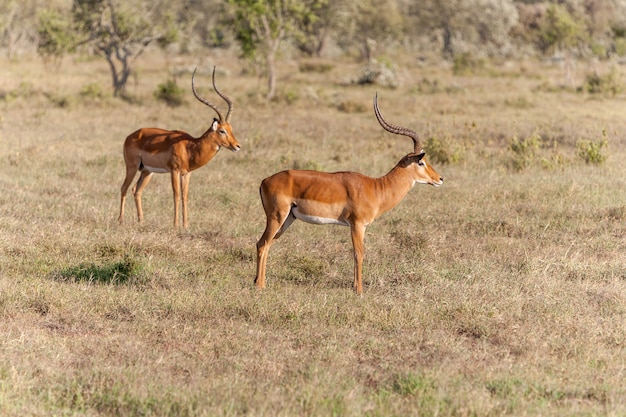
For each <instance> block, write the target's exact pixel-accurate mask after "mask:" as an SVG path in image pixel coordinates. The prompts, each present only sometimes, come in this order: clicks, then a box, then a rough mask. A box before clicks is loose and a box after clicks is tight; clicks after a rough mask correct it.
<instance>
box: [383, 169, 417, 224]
mask: <svg viewBox="0 0 626 417" xmlns="http://www.w3.org/2000/svg"><path fill="white" fill-rule="evenodd" d="M414 184H415V179H414V178H413V175H412V174H411V171H410V170H409V169H408V167H407V166H406V164H404V159H403V160H401V161H400V162H399V163H398V164H397V165H396V166H395V167H393V169H392V170H391V171H389V173H387V175H385V176H383V177H380V178H377V179H376V185H377V193H378V198H379V204H380V206H379V207H380V208H379V214H382V213H384V212H386V211H389V210H391V209H392V208H394V207H395V206H397V205H398V204H399V203H400V201H402V199H403V198H404V197H405V196H406V195H407V194H408V192H409V191H410V190H411V188H413V185H414Z"/></svg>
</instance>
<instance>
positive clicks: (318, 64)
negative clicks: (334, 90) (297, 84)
mask: <svg viewBox="0 0 626 417" xmlns="http://www.w3.org/2000/svg"><path fill="white" fill-rule="evenodd" d="M298 69H299V70H300V72H317V73H320V74H323V73H326V72H329V71H330V70H332V69H333V64H331V63H330V62H324V61H302V62H300V64H299V65H298Z"/></svg>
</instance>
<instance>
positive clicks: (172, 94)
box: [154, 79, 185, 107]
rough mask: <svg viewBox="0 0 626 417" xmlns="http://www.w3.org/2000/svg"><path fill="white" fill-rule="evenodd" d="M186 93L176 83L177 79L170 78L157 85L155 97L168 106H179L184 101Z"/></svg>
mask: <svg viewBox="0 0 626 417" xmlns="http://www.w3.org/2000/svg"><path fill="white" fill-rule="evenodd" d="M184 94H185V93H184V91H183V90H182V89H181V88H180V87H179V86H178V84H176V80H173V79H169V80H167V81H165V82H164V83H162V84H159V85H158V86H157V89H156V91H155V92H154V97H155V98H156V99H157V100H160V101H163V102H165V103H166V104H167V105H168V106H171V107H178V106H180V105H182V104H183V102H184V99H183V97H184Z"/></svg>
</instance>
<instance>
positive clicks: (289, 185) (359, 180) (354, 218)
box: [254, 94, 443, 295]
mask: <svg viewBox="0 0 626 417" xmlns="http://www.w3.org/2000/svg"><path fill="white" fill-rule="evenodd" d="M374 113H375V114H376V118H377V119H378V122H379V123H380V125H381V126H382V127H383V129H385V130H387V131H388V132H391V133H394V134H397V135H403V136H408V137H409V138H411V139H412V140H413V145H414V148H413V152H412V153H409V154H408V155H406V156H404V157H403V158H402V159H400V161H399V162H398V163H397V164H396V166H394V167H393V168H392V169H391V171H389V172H388V173H387V174H386V175H384V176H382V177H380V178H371V177H368V176H365V175H363V174H360V173H358V172H334V173H328V172H319V171H306V170H287V171H281V172H278V173H276V174H274V175H272V176H270V177H267V178H265V179H264V180H263V181H262V182H261V187H260V194H261V202H262V203H263V209H264V210H265V215H266V217H267V223H266V227H265V231H264V232H263V235H262V236H261V238H260V239H259V241H258V242H257V244H256V247H257V272H256V278H255V280H254V282H255V285H256V287H257V288H259V289H262V288H265V270H266V264H267V256H268V252H269V249H270V246H271V245H272V243H273V242H274V241H275V240H276V239H278V238H279V237H280V236H281V235H282V234H283V233H284V232H285V231H286V230H287V228H288V227H289V226H290V225H291V224H292V223H293V222H294V220H296V219H300V220H302V221H304V222H307V223H312V224H337V225H342V226H349V227H350V233H351V236H352V245H353V249H354V283H353V288H354V291H356V293H357V294H358V295H361V294H362V293H363V277H362V270H363V268H362V265H363V252H364V245H363V239H364V236H365V228H366V227H367V226H369V225H370V224H372V222H373V221H374V220H375V219H376V218H378V217H379V216H380V215H382V214H383V213H385V212H387V211H389V210H391V209H392V208H394V207H395V206H397V205H398V204H399V203H400V201H402V199H403V198H404V197H405V196H406V195H407V193H408V192H409V190H411V188H413V186H414V185H415V184H416V183H420V184H430V185H433V186H435V187H438V186H440V185H442V184H443V178H442V177H441V176H440V175H439V174H438V173H437V172H436V171H435V170H434V168H433V167H432V166H430V165H429V164H428V163H427V162H426V158H424V155H425V152H424V150H423V149H422V145H421V143H420V139H419V136H418V134H417V133H416V132H414V131H413V130H411V129H408V128H405V127H400V126H395V125H392V124H390V123H387V121H385V119H384V118H383V116H382V114H381V113H380V110H379V108H378V94H376V95H375V96H374Z"/></svg>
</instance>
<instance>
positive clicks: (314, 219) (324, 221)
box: [291, 206, 349, 226]
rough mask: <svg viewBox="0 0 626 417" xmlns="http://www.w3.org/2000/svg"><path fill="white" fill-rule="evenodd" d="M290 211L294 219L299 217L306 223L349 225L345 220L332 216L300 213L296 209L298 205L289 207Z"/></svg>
mask: <svg viewBox="0 0 626 417" xmlns="http://www.w3.org/2000/svg"><path fill="white" fill-rule="evenodd" d="M291 212H292V213H293V215H294V216H295V217H296V219H300V220H302V221H303V222H306V223H312V224H338V225H341V226H349V224H348V223H346V222H345V221H341V220H338V219H333V218H327V217H319V216H312V215H310V214H302V213H300V211H298V207H297V206H296V207H294V208H292V209H291Z"/></svg>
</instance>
